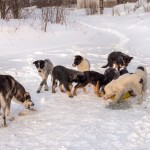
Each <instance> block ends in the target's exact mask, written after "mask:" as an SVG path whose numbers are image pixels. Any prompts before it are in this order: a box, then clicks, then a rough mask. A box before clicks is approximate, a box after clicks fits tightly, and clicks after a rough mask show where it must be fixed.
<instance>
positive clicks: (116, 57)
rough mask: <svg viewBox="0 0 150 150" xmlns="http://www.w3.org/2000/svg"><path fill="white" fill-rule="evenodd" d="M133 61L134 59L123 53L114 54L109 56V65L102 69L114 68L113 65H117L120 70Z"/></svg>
mask: <svg viewBox="0 0 150 150" xmlns="http://www.w3.org/2000/svg"><path fill="white" fill-rule="evenodd" d="M132 59H133V57H130V56H129V55H126V54H124V53H122V52H117V51H116V52H112V53H110V54H109V56H108V59H107V60H108V63H107V65H105V66H102V68H107V67H113V64H114V63H115V64H117V66H118V69H119V68H120V67H121V66H128V64H129V63H130V61H131V60H132Z"/></svg>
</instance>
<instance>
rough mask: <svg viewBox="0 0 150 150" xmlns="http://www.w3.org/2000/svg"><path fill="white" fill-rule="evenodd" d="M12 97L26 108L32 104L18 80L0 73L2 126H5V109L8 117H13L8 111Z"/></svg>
mask: <svg viewBox="0 0 150 150" xmlns="http://www.w3.org/2000/svg"><path fill="white" fill-rule="evenodd" d="M13 97H14V98H15V99H16V100H17V102H20V103H22V104H23V105H24V106H25V107H26V108H30V106H33V105H34V103H33V102H32V101H31V96H30V94H29V93H28V92H26V90H25V88H24V87H23V86H22V85H21V84H20V83H19V82H17V81H16V80H15V79H14V78H13V77H12V76H10V75H0V107H1V109H2V126H3V127H6V116H5V114H6V113H5V112H6V109H7V115H8V116H9V119H10V120H13V119H14V118H13V117H12V116H11V112H10V106H11V100H12V98H13Z"/></svg>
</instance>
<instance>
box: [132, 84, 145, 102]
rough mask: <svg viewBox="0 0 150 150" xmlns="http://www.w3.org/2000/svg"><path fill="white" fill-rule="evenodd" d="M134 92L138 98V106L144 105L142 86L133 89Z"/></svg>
mask: <svg viewBox="0 0 150 150" xmlns="http://www.w3.org/2000/svg"><path fill="white" fill-rule="evenodd" d="M133 92H134V93H135V94H136V95H137V98H138V102H137V104H138V105H141V103H142V97H143V94H142V86H139V87H137V88H135V89H133Z"/></svg>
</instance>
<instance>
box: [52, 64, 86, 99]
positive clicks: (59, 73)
mask: <svg viewBox="0 0 150 150" xmlns="http://www.w3.org/2000/svg"><path fill="white" fill-rule="evenodd" d="M81 74H83V73H82V72H80V71H76V70H72V69H68V68H66V67H64V66H60V65H59V66H55V67H54V68H53V71H52V76H53V84H52V93H56V91H55V87H56V82H57V81H59V88H60V90H61V92H65V91H64V89H63V88H62V85H63V86H64V88H65V89H66V93H67V94H68V96H69V97H70V98H72V97H73V95H72V94H71V90H72V87H73V86H72V83H73V82H78V75H81Z"/></svg>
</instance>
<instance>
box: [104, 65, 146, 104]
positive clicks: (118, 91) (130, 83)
mask: <svg viewBox="0 0 150 150" xmlns="http://www.w3.org/2000/svg"><path fill="white" fill-rule="evenodd" d="M146 85H147V71H146V68H145V67H142V66H139V67H138V68H137V69H136V71H135V73H133V74H124V75H122V76H120V77H119V78H118V79H116V80H113V81H111V82H110V83H109V84H107V85H106V86H105V88H104V90H105V95H104V98H105V99H108V98H110V97H112V96H114V95H115V99H114V100H113V102H111V103H110V104H109V105H113V104H115V103H116V102H119V101H120V100H121V98H122V96H123V95H124V94H125V93H127V92H128V91H133V92H134V94H135V95H136V96H137V97H138V100H139V104H140V103H141V102H142V95H143V92H144V91H145V90H146Z"/></svg>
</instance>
